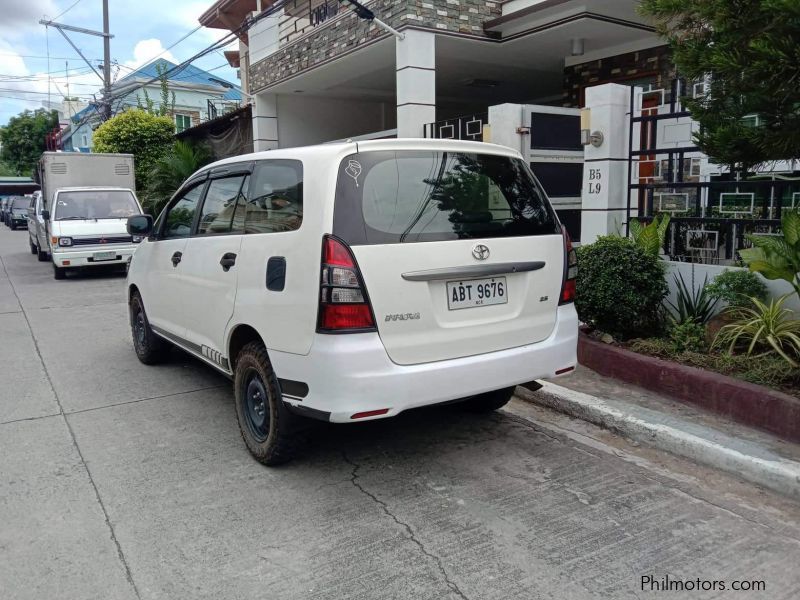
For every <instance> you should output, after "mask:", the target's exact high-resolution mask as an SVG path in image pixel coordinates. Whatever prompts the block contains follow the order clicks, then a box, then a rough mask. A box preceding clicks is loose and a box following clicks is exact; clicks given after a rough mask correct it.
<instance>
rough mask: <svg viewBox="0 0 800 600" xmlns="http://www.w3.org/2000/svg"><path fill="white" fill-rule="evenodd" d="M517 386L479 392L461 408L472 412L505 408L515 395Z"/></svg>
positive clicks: (486, 411)
mask: <svg viewBox="0 0 800 600" xmlns="http://www.w3.org/2000/svg"><path fill="white" fill-rule="evenodd" d="M515 388H516V386H511V387H507V388H502V389H499V390H495V391H493V392H486V393H485V394H478V395H477V396H473V397H472V398H469V399H468V400H465V401H464V402H462V403H461V408H463V409H464V410H465V411H467V412H472V413H488V412H492V411H493V410H497V409H498V408H503V407H504V406H505V405H506V404H508V401H509V400H511V397H512V396H513V395H514V389H515Z"/></svg>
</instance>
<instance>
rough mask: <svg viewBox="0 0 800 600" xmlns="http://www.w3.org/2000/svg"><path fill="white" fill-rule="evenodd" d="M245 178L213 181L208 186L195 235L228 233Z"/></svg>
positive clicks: (242, 176) (230, 229)
mask: <svg viewBox="0 0 800 600" xmlns="http://www.w3.org/2000/svg"><path fill="white" fill-rule="evenodd" d="M244 179H245V176H244V175H239V176H236V177H225V178H223V179H214V180H213V181H211V183H209V184H208V191H207V192H206V199H205V200H204V201H203V209H202V211H201V213H200V222H199V224H198V225H197V234H198V235H203V234H213V233H230V232H231V231H232V227H231V224H232V222H233V220H234V213H235V212H236V205H237V201H238V199H239V196H240V190H241V189H242V182H243V181H244Z"/></svg>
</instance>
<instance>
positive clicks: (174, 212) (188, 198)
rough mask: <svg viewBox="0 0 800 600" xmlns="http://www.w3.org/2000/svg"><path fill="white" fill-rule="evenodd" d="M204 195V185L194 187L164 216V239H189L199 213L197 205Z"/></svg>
mask: <svg viewBox="0 0 800 600" xmlns="http://www.w3.org/2000/svg"><path fill="white" fill-rule="evenodd" d="M202 193H203V184H200V185H198V186H195V187H193V188H192V189H190V190H189V191H188V192H186V193H185V194H183V196H182V197H181V199H180V200H178V201H177V202H175V203H174V204H173V205H172V206H171V207H170V208H169V209H167V213H166V215H164V230H163V232H162V237H165V238H179V237H188V236H189V234H190V233H191V232H192V223H193V222H194V214H195V212H196V211H197V203H198V201H199V200H200V196H201V195H202Z"/></svg>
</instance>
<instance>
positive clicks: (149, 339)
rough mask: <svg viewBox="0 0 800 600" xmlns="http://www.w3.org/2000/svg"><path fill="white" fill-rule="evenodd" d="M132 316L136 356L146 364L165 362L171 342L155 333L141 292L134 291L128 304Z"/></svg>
mask: <svg viewBox="0 0 800 600" xmlns="http://www.w3.org/2000/svg"><path fill="white" fill-rule="evenodd" d="M128 310H129V312H130V318H131V333H132V335H133V349H134V350H135V351H136V357H137V358H138V359H139V361H140V362H142V363H143V364H145V365H156V364H158V363H161V362H164V359H166V357H167V354H168V353H169V344H168V343H167V342H166V341H165V340H164V339H162V338H160V337H158V336H157V335H156V334H155V333H153V329H152V328H151V327H150V321H148V320H147V313H145V312H144V303H143V302H142V297H141V296H140V295H139V292H134V294H133V296H132V297H131V301H130V303H129V305H128Z"/></svg>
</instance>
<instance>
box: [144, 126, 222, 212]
mask: <svg viewBox="0 0 800 600" xmlns="http://www.w3.org/2000/svg"><path fill="white" fill-rule="evenodd" d="M211 160H212V156H211V152H210V151H209V149H208V148H207V147H206V146H201V145H195V144H190V143H188V142H182V141H177V142H175V144H174V145H173V146H172V149H171V150H170V151H169V152H168V153H167V154H166V155H165V156H164V157H162V158H161V159H159V160H158V161H157V162H156V164H155V167H154V168H153V171H152V173H151V174H150V181H149V184H148V187H147V200H145V205H146V208H147V209H148V210H149V211H150V212H151V214H154V215H157V214H158V213H159V212H161V209H162V208H163V207H164V205H165V204H166V203H167V201H168V200H169V198H170V196H172V194H174V193H175V191H176V190H177V189H178V188H179V187H180V186H181V184H182V183H183V182H184V181H186V179H187V178H188V177H189V176H190V175H191V174H192V173H194V172H195V171H197V170H198V169H199V168H200V167H202V166H203V165H206V164H208V163H209V162H211Z"/></svg>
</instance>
